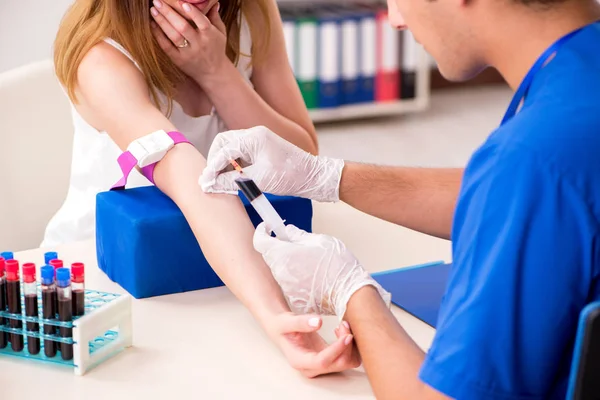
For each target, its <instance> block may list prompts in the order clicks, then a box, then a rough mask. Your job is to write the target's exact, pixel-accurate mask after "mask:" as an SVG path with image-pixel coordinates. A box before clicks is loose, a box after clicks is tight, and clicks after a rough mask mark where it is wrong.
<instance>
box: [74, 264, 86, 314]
mask: <svg viewBox="0 0 600 400" xmlns="http://www.w3.org/2000/svg"><path fill="white" fill-rule="evenodd" d="M71 285H72V287H73V316H74V317H79V316H82V315H83V314H84V313H85V266H84V265H83V263H73V264H72V265H71Z"/></svg>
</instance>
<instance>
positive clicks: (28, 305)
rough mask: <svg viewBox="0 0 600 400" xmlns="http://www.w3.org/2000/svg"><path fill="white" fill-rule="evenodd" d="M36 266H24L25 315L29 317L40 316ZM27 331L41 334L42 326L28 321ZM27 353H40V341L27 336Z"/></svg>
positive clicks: (32, 264)
mask: <svg viewBox="0 0 600 400" xmlns="http://www.w3.org/2000/svg"><path fill="white" fill-rule="evenodd" d="M35 275H36V273H35V264H34V263H26V264H23V292H24V294H25V315H26V316H28V317H37V316H38V297H37V282H36V278H35ZM26 325H27V330H28V331H30V332H36V333H39V332H40V324H38V323H37V322H29V321H27V323H26ZM27 351H29V354H33V355H36V354H38V353H39V352H40V339H39V338H36V337H34V336H27Z"/></svg>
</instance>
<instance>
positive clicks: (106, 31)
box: [54, 0, 270, 115]
mask: <svg viewBox="0 0 600 400" xmlns="http://www.w3.org/2000/svg"><path fill="white" fill-rule="evenodd" d="M267 1H269V0H220V9H219V14H220V15H221V19H222V20H223V22H224V23H225V26H226V27H227V38H228V40H227V56H228V57H229V59H230V60H231V61H232V62H234V63H237V61H238V59H239V56H240V41H239V32H240V29H241V22H240V17H241V15H242V14H244V15H249V14H251V15H256V13H248V12H247V9H248V8H249V7H250V5H251V3H253V4H252V5H256V6H258V7H259V9H260V14H261V15H262V18H263V20H262V21H255V20H252V19H248V25H249V28H250V32H251V35H252V37H253V38H260V40H253V47H252V59H253V63H254V64H256V63H257V62H259V61H260V58H261V57H262V56H263V55H264V54H265V53H266V48H267V39H268V38H269V36H270V35H269V29H268V28H269V27H270V24H269V14H268V8H267V3H266V2H267ZM150 6H151V0H76V1H75V2H74V3H73V5H72V6H71V7H70V8H69V10H68V11H67V13H66V14H65V16H64V17H63V20H62V21H61V24H60V27H59V30H58V34H57V36H56V40H55V42H54V66H55V72H56V75H57V77H58V79H59V81H60V82H61V84H62V85H63V86H64V87H65V89H66V91H67V93H68V95H69V98H70V99H71V100H72V101H73V102H74V103H76V102H77V98H76V95H75V89H76V86H77V70H78V68H79V65H80V64H81V61H82V60H83V58H84V57H85V55H86V54H87V52H88V51H89V50H90V49H91V48H92V47H94V46H95V45H96V44H98V43H100V42H101V41H102V40H103V39H104V38H106V37H109V38H112V39H114V40H116V41H117V42H119V43H120V44H121V45H122V46H123V47H124V48H125V49H127V50H128V51H129V52H130V53H131V55H132V57H133V58H134V59H135V60H136V62H137V63H138V64H139V66H140V69H141V70H142V72H143V74H144V77H145V79H146V83H147V84H148V87H149V88H150V93H151V96H152V99H153V100H154V103H155V104H157V105H158V104H160V102H159V97H158V92H162V93H163V94H164V95H165V96H166V97H167V115H170V113H171V109H172V103H173V94H174V89H175V86H176V85H177V83H179V82H181V80H182V79H183V78H184V75H183V73H182V72H181V71H180V70H179V69H178V68H177V67H176V66H175V64H173V62H172V61H171V60H170V58H169V57H168V56H167V55H166V54H165V52H164V51H163V50H162V49H161V48H160V46H159V45H158V43H157V42H156V40H155V39H154V36H153V35H152V31H151V29H150V20H151V17H150Z"/></svg>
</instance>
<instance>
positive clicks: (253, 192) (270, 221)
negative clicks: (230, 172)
mask: <svg viewBox="0 0 600 400" xmlns="http://www.w3.org/2000/svg"><path fill="white" fill-rule="evenodd" d="M230 162H231V165H232V166H233V167H234V168H235V170H236V171H238V172H239V173H240V176H239V177H238V178H237V179H236V180H235V183H237V185H238V187H239V188H240V190H241V191H242V193H244V196H246V198H247V199H248V201H249V202H250V204H251V205H252V207H254V209H255V210H256V212H257V213H258V215H259V216H260V217H261V218H262V220H263V221H264V222H265V224H266V225H267V227H268V228H269V229H270V230H271V231H273V232H275V235H276V236H277V238H278V239H280V240H285V241H289V238H288V235H287V233H286V232H285V224H284V222H283V219H281V217H280V216H279V214H278V213H277V211H276V210H275V208H274V207H273V205H272V204H271V203H270V202H269V200H267V197H266V196H265V195H264V194H263V193H262V192H261V190H260V189H259V188H258V186H256V183H254V181H253V180H252V179H250V178H248V177H247V176H245V175H244V171H243V170H242V167H240V165H239V164H238V163H237V162H236V161H235V160H230Z"/></svg>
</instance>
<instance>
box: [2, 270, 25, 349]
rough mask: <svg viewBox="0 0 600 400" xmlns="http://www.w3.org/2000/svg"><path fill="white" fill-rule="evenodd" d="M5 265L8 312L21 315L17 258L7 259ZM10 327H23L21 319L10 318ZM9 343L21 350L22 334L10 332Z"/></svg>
mask: <svg viewBox="0 0 600 400" xmlns="http://www.w3.org/2000/svg"><path fill="white" fill-rule="evenodd" d="M5 267H6V298H7V303H8V312H9V313H11V314H15V315H17V316H19V317H20V316H21V282H19V262H18V261H17V260H8V261H6V262H5ZM10 327H11V328H15V329H23V322H22V321H21V320H16V319H12V318H11V319H10ZM10 344H11V346H12V349H13V350H14V351H22V350H23V346H24V342H23V335H19V334H17V333H11V334H10Z"/></svg>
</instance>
